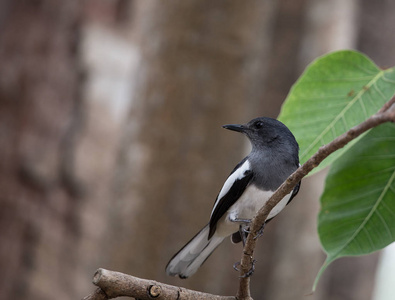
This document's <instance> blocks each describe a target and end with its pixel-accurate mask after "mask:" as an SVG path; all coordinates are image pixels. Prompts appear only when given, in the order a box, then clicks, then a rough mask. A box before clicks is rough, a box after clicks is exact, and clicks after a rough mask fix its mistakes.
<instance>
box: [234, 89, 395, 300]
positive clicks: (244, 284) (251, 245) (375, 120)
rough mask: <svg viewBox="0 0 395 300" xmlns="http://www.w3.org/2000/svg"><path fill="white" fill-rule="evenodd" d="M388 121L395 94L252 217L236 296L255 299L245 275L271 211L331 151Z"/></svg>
mask: <svg viewBox="0 0 395 300" xmlns="http://www.w3.org/2000/svg"><path fill="white" fill-rule="evenodd" d="M386 122H395V97H393V98H392V99H391V100H390V101H388V102H387V103H386V104H384V106H383V107H382V108H381V109H380V110H379V111H378V112H377V113H376V114H374V115H373V116H371V117H370V118H368V119H367V120H366V121H364V122H362V123H361V124H359V125H357V126H355V127H353V128H351V129H350V130H349V131H347V132H346V133H344V134H342V135H340V136H339V137H337V138H336V139H334V140H333V141H332V142H330V143H329V144H327V145H324V146H322V147H321V148H320V149H319V150H318V151H317V152H316V153H315V154H314V155H313V156H312V157H311V158H310V159H309V160H307V161H306V163H304V164H303V165H302V166H301V167H299V168H298V169H297V170H296V171H295V172H294V173H293V174H291V175H290V176H289V177H288V178H287V180H286V181H285V182H284V183H283V184H282V185H281V186H280V187H279V188H278V189H277V190H276V191H275V192H274V194H273V195H272V196H271V198H270V199H269V200H268V202H267V203H266V204H265V206H264V207H262V208H261V209H260V210H259V211H258V213H257V215H256V216H255V217H254V219H253V220H252V223H251V226H250V234H249V235H248V238H247V241H246V244H245V247H244V249H243V255H242V258H241V263H240V275H241V276H240V281H239V289H238V292H237V296H236V297H237V299H238V300H247V299H252V298H251V294H250V278H249V277H243V275H244V274H247V272H248V271H249V270H250V269H251V268H252V265H253V254H254V249H255V245H256V239H255V238H254V237H255V236H257V234H258V231H259V230H260V229H261V227H262V225H263V224H264V223H265V220H266V218H267V216H268V215H269V213H270V211H271V210H272V209H273V208H274V207H275V206H276V205H277V203H279V202H280V201H281V200H282V199H283V198H284V197H285V196H286V195H287V194H289V193H290V192H291V191H292V190H293V188H294V187H295V186H296V184H297V183H298V182H299V181H301V180H302V178H303V177H305V176H306V175H307V174H308V173H309V172H310V171H311V170H313V169H314V168H315V167H317V166H318V165H319V164H320V163H321V162H322V161H323V160H324V159H325V158H327V157H328V156H329V155H330V154H332V153H333V152H335V151H336V150H338V149H341V148H343V147H344V146H345V145H347V144H348V143H349V142H350V141H352V140H353V139H355V138H357V137H358V136H360V135H361V134H363V133H364V132H366V131H367V130H369V129H371V128H373V127H376V126H378V125H380V124H382V123H386Z"/></svg>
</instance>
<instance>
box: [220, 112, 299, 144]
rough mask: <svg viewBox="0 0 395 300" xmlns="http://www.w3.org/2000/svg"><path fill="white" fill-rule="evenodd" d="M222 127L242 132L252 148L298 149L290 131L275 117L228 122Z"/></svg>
mask: <svg viewBox="0 0 395 300" xmlns="http://www.w3.org/2000/svg"><path fill="white" fill-rule="evenodd" d="M223 128H226V129H229V130H233V131H237V132H241V133H244V134H245V135H246V136H247V137H248V139H249V140H250V141H251V144H252V148H253V150H254V149H255V150H258V149H261V148H267V147H270V148H275V149H276V148H277V147H291V148H293V149H292V150H296V151H298V144H297V142H296V140H295V137H294V136H293V134H292V133H291V131H290V130H289V129H288V128H287V126H285V125H284V124H283V123H281V122H280V121H278V120H276V119H272V118H267V117H260V118H255V119H253V120H251V121H250V122H248V123H246V124H228V125H224V126H223ZM292 150H291V151H292Z"/></svg>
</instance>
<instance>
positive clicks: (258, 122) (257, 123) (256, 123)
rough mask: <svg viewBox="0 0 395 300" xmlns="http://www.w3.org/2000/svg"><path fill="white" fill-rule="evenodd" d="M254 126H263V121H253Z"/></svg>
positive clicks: (257, 127)
mask: <svg viewBox="0 0 395 300" xmlns="http://www.w3.org/2000/svg"><path fill="white" fill-rule="evenodd" d="M254 127H255V128H256V129H259V128H262V127H263V122H261V121H257V122H255V123H254Z"/></svg>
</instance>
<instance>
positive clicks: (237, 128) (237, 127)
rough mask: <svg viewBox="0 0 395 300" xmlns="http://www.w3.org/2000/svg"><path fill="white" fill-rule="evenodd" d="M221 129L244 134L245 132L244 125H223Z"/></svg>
mask: <svg viewBox="0 0 395 300" xmlns="http://www.w3.org/2000/svg"><path fill="white" fill-rule="evenodd" d="M222 127H223V128H225V129H229V130H233V131H237V132H245V130H246V129H247V128H246V127H245V126H244V125H241V124H228V125H224V126H222Z"/></svg>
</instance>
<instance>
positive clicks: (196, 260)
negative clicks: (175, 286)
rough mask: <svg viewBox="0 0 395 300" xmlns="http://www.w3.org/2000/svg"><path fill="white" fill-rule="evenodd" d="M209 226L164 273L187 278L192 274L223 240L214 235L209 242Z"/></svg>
mask: <svg viewBox="0 0 395 300" xmlns="http://www.w3.org/2000/svg"><path fill="white" fill-rule="evenodd" d="M208 233H209V225H206V226H205V227H204V228H203V229H202V230H200V231H199V232H198V233H197V234H196V235H195V236H194V237H193V238H192V239H191V240H190V241H189V242H188V243H187V244H186V245H185V246H184V247H183V248H182V249H181V250H180V251H178V252H177V253H176V254H175V255H174V256H173V257H172V259H171V260H170V261H169V263H168V264H167V266H166V273H167V274H168V275H171V276H177V275H178V276H179V277H180V278H187V277H189V276H191V275H192V274H194V273H195V272H196V271H197V270H198V269H199V267H200V266H201V265H202V264H203V263H204V262H205V261H206V259H207V258H208V257H209V256H210V254H211V253H212V252H213V251H214V250H215V248H217V247H218V245H219V244H220V243H221V242H222V241H223V240H224V238H223V237H216V236H215V235H214V236H213V237H212V238H211V239H210V240H209V239H208Z"/></svg>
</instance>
